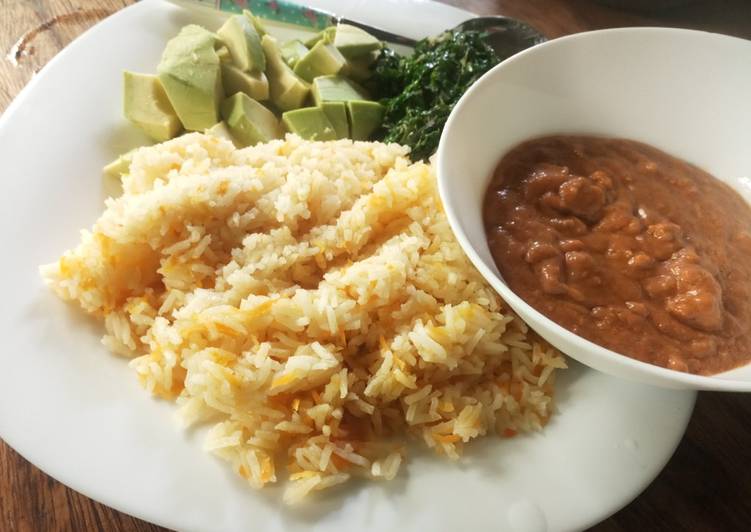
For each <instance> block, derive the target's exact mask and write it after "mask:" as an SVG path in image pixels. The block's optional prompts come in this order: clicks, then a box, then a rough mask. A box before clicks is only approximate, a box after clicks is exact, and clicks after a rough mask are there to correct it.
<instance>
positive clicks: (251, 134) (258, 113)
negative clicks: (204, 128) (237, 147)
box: [222, 92, 282, 146]
mask: <svg viewBox="0 0 751 532" xmlns="http://www.w3.org/2000/svg"><path fill="white" fill-rule="evenodd" d="M222 116H223V117H224V121H225V122H226V123H227V127H229V131H230V133H231V134H232V137H233V138H234V139H235V140H236V141H237V142H238V143H239V144H241V145H242V146H252V145H253V144H257V143H259V142H268V141H270V140H272V139H277V138H280V137H281V136H282V132H281V128H280V126H279V121H278V120H277V119H276V117H275V116H274V113H272V112H271V111H269V110H268V109H266V108H265V107H264V106H263V105H261V104H260V103H258V102H257V101H255V100H253V99H252V98H250V96H248V95H247V94H245V93H242V92H238V93H237V94H234V95H232V96H230V97H229V98H227V99H226V100H224V102H222Z"/></svg>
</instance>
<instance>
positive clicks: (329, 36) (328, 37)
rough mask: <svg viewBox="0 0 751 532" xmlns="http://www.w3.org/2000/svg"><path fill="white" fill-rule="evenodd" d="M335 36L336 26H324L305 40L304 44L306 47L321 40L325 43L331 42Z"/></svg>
mask: <svg viewBox="0 0 751 532" xmlns="http://www.w3.org/2000/svg"><path fill="white" fill-rule="evenodd" d="M335 37H336V26H329V27H328V28H324V29H322V30H321V31H319V32H318V33H316V34H315V35H313V36H312V37H311V38H310V39H308V40H307V41H305V46H307V47H308V48H313V47H314V46H315V45H316V43H318V42H319V41H323V42H324V43H325V44H331V43H333V42H334V39H335Z"/></svg>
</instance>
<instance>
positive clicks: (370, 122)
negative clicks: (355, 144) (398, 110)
mask: <svg viewBox="0 0 751 532" xmlns="http://www.w3.org/2000/svg"><path fill="white" fill-rule="evenodd" d="M383 112H384V107H383V105H381V104H380V103H378V102H371V101H364V100H351V101H348V102H347V116H348V117H349V128H350V137H351V138H352V139H353V140H368V139H369V138H370V136H371V135H372V134H373V132H374V131H375V130H376V129H378V128H379V127H380V125H381V121H382V120H383Z"/></svg>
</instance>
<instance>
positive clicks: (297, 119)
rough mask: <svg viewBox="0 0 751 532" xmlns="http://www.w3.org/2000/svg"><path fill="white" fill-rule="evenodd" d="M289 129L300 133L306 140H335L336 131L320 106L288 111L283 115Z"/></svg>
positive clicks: (285, 124) (283, 120)
mask: <svg viewBox="0 0 751 532" xmlns="http://www.w3.org/2000/svg"><path fill="white" fill-rule="evenodd" d="M282 123H283V124H284V126H285V127H286V128H287V131H289V132H291V133H295V134H297V135H300V136H301V137H302V138H304V139H305V140H335V139H336V131H335V130H334V126H333V124H332V123H331V122H330V121H329V119H328V118H327V117H326V113H324V112H323V109H321V108H320V107H304V108H302V109H294V110H292V111H287V112H286V113H284V114H283V115H282Z"/></svg>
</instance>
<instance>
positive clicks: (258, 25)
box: [243, 9, 268, 37]
mask: <svg viewBox="0 0 751 532" xmlns="http://www.w3.org/2000/svg"><path fill="white" fill-rule="evenodd" d="M243 16H244V17H245V18H246V19H248V22H250V23H251V24H252V25H253V27H254V28H255V30H256V32H257V33H258V36H259V37H263V36H264V35H266V34H267V33H268V31H266V26H264V25H263V22H261V19H260V18H258V17H257V16H255V15H254V14H253V13H252V12H251V10H250V9H243Z"/></svg>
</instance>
